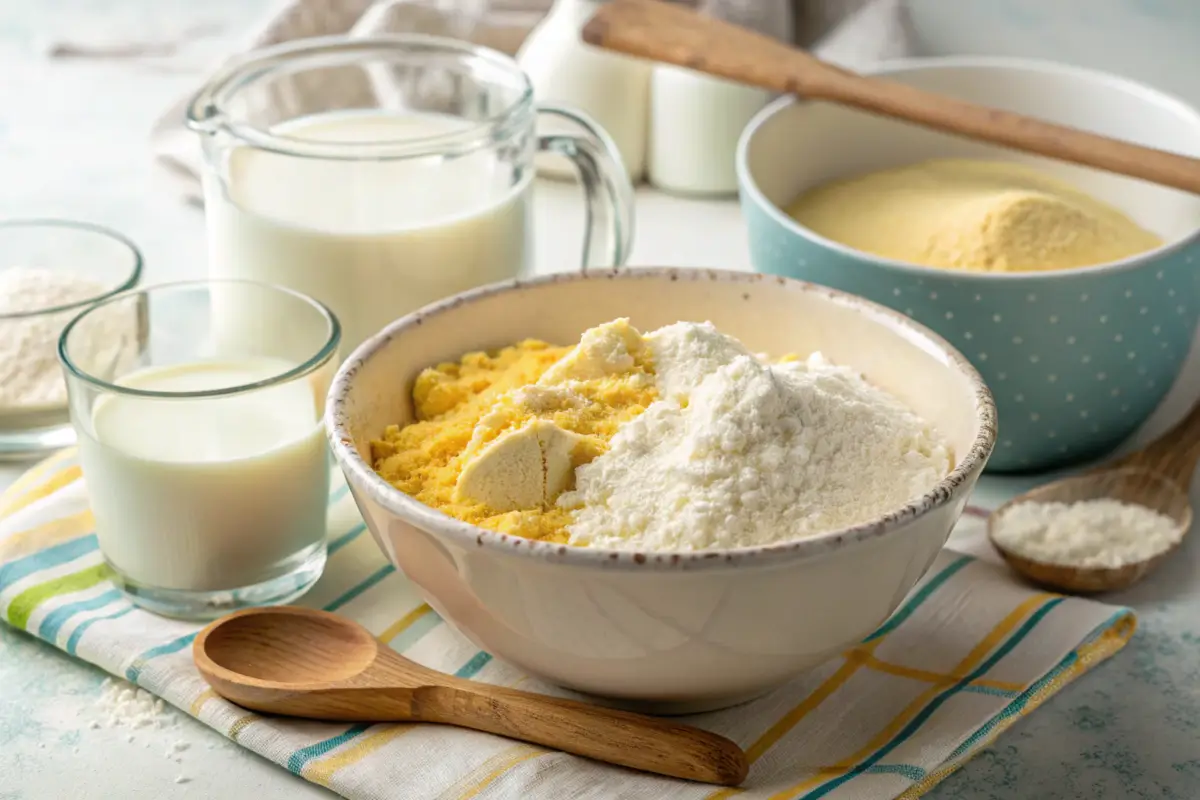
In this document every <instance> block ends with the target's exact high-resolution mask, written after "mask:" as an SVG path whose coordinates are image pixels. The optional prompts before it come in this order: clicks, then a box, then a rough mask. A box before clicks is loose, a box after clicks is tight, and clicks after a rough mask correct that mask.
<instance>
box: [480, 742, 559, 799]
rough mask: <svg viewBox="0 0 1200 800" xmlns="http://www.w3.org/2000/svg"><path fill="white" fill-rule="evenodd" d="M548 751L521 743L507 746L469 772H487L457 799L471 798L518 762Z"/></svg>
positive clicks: (521, 762)
mask: <svg viewBox="0 0 1200 800" xmlns="http://www.w3.org/2000/svg"><path fill="white" fill-rule="evenodd" d="M549 752H550V751H549V750H546V749H543V748H541V747H534V746H533V745H528V744H522V745H517V746H516V747H512V748H509V749H508V750H505V751H503V752H501V753H499V754H498V755H495V756H493V757H492V758H489V759H488V760H487V761H485V762H483V764H481V765H480V767H479V768H478V769H476V770H475V771H474V772H473V773H471V775H472V776H477V775H478V774H479V773H480V772H484V770H487V772H486V773H485V774H484V775H483V777H482V779H479V780H477V781H476V782H475V783H474V784H473V785H472V786H471V787H470V788H469V789H467V791H466V792H464V793H463V794H462V795H460V796H459V800H471V798H473V797H476V796H478V795H479V793H480V792H482V791H483V790H484V789H486V788H487V787H489V786H491V785H492V784H493V783H495V781H496V780H497V779H498V778H500V776H501V775H504V774H505V773H507V772H508V771H509V770H511V769H512V768H513V767H516V766H517V765H518V764H523V763H525V762H526V761H529V760H530V759H531V758H537V757H538V756H544V755H546V754H547V753H549ZM489 767H490V769H489ZM463 782H464V781H459V784H458V785H461V784H462V783H463Z"/></svg>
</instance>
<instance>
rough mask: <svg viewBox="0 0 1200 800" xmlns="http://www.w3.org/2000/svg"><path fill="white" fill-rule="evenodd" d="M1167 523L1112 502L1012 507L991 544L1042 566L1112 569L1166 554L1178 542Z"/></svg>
mask: <svg viewBox="0 0 1200 800" xmlns="http://www.w3.org/2000/svg"><path fill="white" fill-rule="evenodd" d="M1183 533H1184V532H1183V531H1182V530H1181V529H1180V528H1179V526H1178V525H1176V524H1175V522H1174V521H1173V520H1172V519H1171V518H1170V517H1167V516H1165V515H1163V514H1160V513H1158V512H1157V511H1154V510H1153V509H1150V508H1146V507H1145V506H1141V505H1136V504H1130V503H1122V502H1120V501H1118V500H1108V499H1100V500H1085V501H1083V502H1079V503H1033V502H1029V503H1018V504H1016V505H1014V506H1012V507H1011V508H1009V509H1008V510H1006V511H1005V512H1004V513H1003V514H1002V515H1000V516H998V517H997V518H996V519H995V521H994V522H993V524H992V539H993V540H994V541H995V542H996V544H997V545H999V546H1000V547H1003V548H1004V549H1005V550H1007V551H1008V552H1010V553H1013V554H1014V555H1017V556H1021V557H1023V558H1028V559H1030V560H1032V561H1037V562H1040V563H1043V564H1057V565H1060V566H1068V567H1092V568H1097V567H1099V568H1109V569H1111V568H1115V567H1122V566H1125V565H1127V564H1136V563H1138V562H1140V561H1145V560H1147V559H1150V558H1153V557H1154V556H1156V555H1158V554H1159V553H1162V552H1164V551H1166V550H1169V549H1170V548H1171V547H1173V546H1174V545H1175V544H1177V543H1178V542H1179V540H1180V539H1182V538H1183Z"/></svg>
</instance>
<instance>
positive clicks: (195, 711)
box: [188, 689, 217, 719]
mask: <svg viewBox="0 0 1200 800" xmlns="http://www.w3.org/2000/svg"><path fill="white" fill-rule="evenodd" d="M216 696H217V693H216V692H214V691H213V690H212V689H205V690H204V691H203V692H201V693H200V694H198V695H196V699H195V700H193V701H192V704H191V705H190V706H189V707H188V713H189V714H191V715H192V716H193V717H196V718H197V719H199V717H200V709H202V708H204V704H205V703H207V702H208V701H209V700H212V699H213V698H214V697H216Z"/></svg>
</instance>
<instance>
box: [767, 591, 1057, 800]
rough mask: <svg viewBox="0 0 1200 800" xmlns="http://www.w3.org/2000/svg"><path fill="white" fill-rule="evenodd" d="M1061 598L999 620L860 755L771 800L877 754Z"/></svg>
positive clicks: (1039, 597) (1038, 601) (1037, 599)
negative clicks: (1045, 606)
mask: <svg viewBox="0 0 1200 800" xmlns="http://www.w3.org/2000/svg"><path fill="white" fill-rule="evenodd" d="M1057 596H1058V595H1055V594H1050V593H1040V594H1035V595H1033V596H1032V597H1029V598H1027V599H1026V600H1025V602H1023V603H1021V604H1020V605H1019V606H1017V607H1016V608H1014V609H1013V610H1012V611H1010V612H1009V613H1008V615H1007V616H1006V617H1005V618H1004V619H1002V620H1000V622H998V623H997V624H996V626H995V627H994V628H992V629H991V630H990V631H988V633H987V635H986V636H984V637H983V638H982V639H980V640H979V643H978V644H976V645H975V647H973V648H971V652H969V653H967V655H966V656H964V657H963V659H962V660H961V661H959V662H958V664H956V665H955V667H954V669H953V670H952V671H951V672H950V674H948V675H945V676H943V678H942V680H940V681H938V682H937V683H935V684H932V685H931V686H930V687H929V688H928V689H926V690H925V691H924V692H922V693H921V694H920V695H918V696H917V698H916V699H914V700H913V701H912V702H911V703H909V704H908V705H907V706H905V708H904V710H903V711H901V712H900V713H899V714H897V715H896V716H895V717H893V718H892V721H891V722H889V723H888V724H887V725H885V726H884V727H883V728H882V729H881V730H880V731H879V732H878V733H877V734H875V736H874V737H872V738H871V740H870V741H869V742H867V743H866V745H864V746H863V747H862V748H861V749H859V750H858V752H856V753H854V754H853V755H851V756H849V757H847V758H844V759H842V760H841V761H839V762H838V763H836V764H832V765H830V766H828V767H825V768H823V769H822V770H821V771H820V772H818V773H817V774H816V775H814V776H813V777H811V778H809V779H808V780H805V781H801V782H800V783H797V784H795V785H794V786H792V787H790V788H788V789H784V790H783V791H782V792H778V793H776V794H773V795H771V798H770V800H786V798H790V797H794V796H795V795H797V794H800V793H801V792H803V791H805V790H806V789H811V788H812V787H813V786H816V785H817V784H820V783H824V782H825V781H827V780H829V779H830V778H835V777H837V776H839V775H842V774H843V773H846V772H849V771H850V770H852V769H854V767H855V766H857V765H858V764H859V763H860V762H861V761H862V760H863V759H864V758H866V757H868V756H869V755H871V753H874V752H875V751H876V750H878V749H879V748H881V747H883V746H884V745H886V744H887V743H888V742H890V741H891V740H892V739H893V738H894V737H895V736H896V735H897V734H898V733H900V731H901V729H903V728H904V726H905V725H907V724H908V723H909V722H911V721H912V719H913V717H915V716H916V715H917V714H919V713H920V712H921V709H923V708H924V707H925V706H926V705H928V704H929V702H930V701H931V700H933V698H934V697H936V696H937V695H938V693H939V692H941V691H943V690H944V689H945V688H946V687H947V686H949V685H952V684H954V683H957V682H958V681H960V680H962V679H963V678H965V677H966V676H967V675H969V674H970V673H971V671H972V670H974V669H975V668H976V667H978V666H979V665H980V664H981V663H982V662H983V660H984V659H985V658H987V656H988V653H991V652H992V651H993V650H995V649H996V648H997V647H999V646H1000V644H1001V642H1003V641H1004V640H1005V639H1006V638H1007V637H1008V635H1009V634H1010V633H1012V631H1013V630H1014V629H1016V628H1017V626H1019V625H1020V624H1021V622H1022V621H1023V620H1025V619H1026V618H1027V617H1028V616H1029V615H1030V614H1032V613H1033V612H1034V611H1036V610H1037V609H1038V608H1040V607H1041V606H1042V604H1044V603H1046V602H1047V601H1048V600H1051V599H1053V598H1055V597H1057Z"/></svg>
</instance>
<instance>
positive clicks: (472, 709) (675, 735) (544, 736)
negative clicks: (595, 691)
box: [413, 686, 749, 786]
mask: <svg viewBox="0 0 1200 800" xmlns="http://www.w3.org/2000/svg"><path fill="white" fill-rule="evenodd" d="M413 713H414V715H415V717H416V719H419V720H423V721H426V722H440V723H443V724H446V725H457V726H459V727H463V728H472V729H474V730H477V731H486V732H487V733H494V734H498V735H500V736H506V737H508V738H510V739H519V740H521V741H524V742H531V743H533V744H540V745H544V746H546V747H549V748H552V749H555V750H562V751H564V752H567V753H574V754H575V755H579V756H585V757H587V758H594V759H596V760H597V761H604V762H607V763H609V764H619V765H621V766H624V767H632V768H633V769H638V770H642V771H644V772H654V773H657V774H659V775H669V776H671V777H673V778H684V779H686V780H693V781H703V782H705V783H716V784H720V785H722V786H736V785H738V784H739V783H741V782H742V781H743V780H745V778H746V772H747V771H748V770H749V765H748V764H747V761H746V755H745V753H743V752H742V750H741V748H739V747H738V746H737V745H736V744H734V743H733V742H731V741H729V740H728V739H726V738H724V737H723V736H718V735H717V734H715V733H709V732H708V731H704V730H700V729H699V728H692V727H688V726H686V725H680V724H677V723H674V722H670V721H668V720H663V719H656V718H654V717H644V716H641V715H638V714H631V713H628V712H625V711H617V710H615V709H610V708H601V707H598V706H591V705H587V704H585V703H577V702H574V701H572V700H560V699H558V698H553V697H544V696H542V695H536V694H530V693H527V692H518V691H513V690H511V689H503V688H499V687H492V686H488V687H481V688H480V690H476V689H464V688H458V687H454V686H426V687H422V688H419V689H416V690H415V693H414V702H413Z"/></svg>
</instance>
